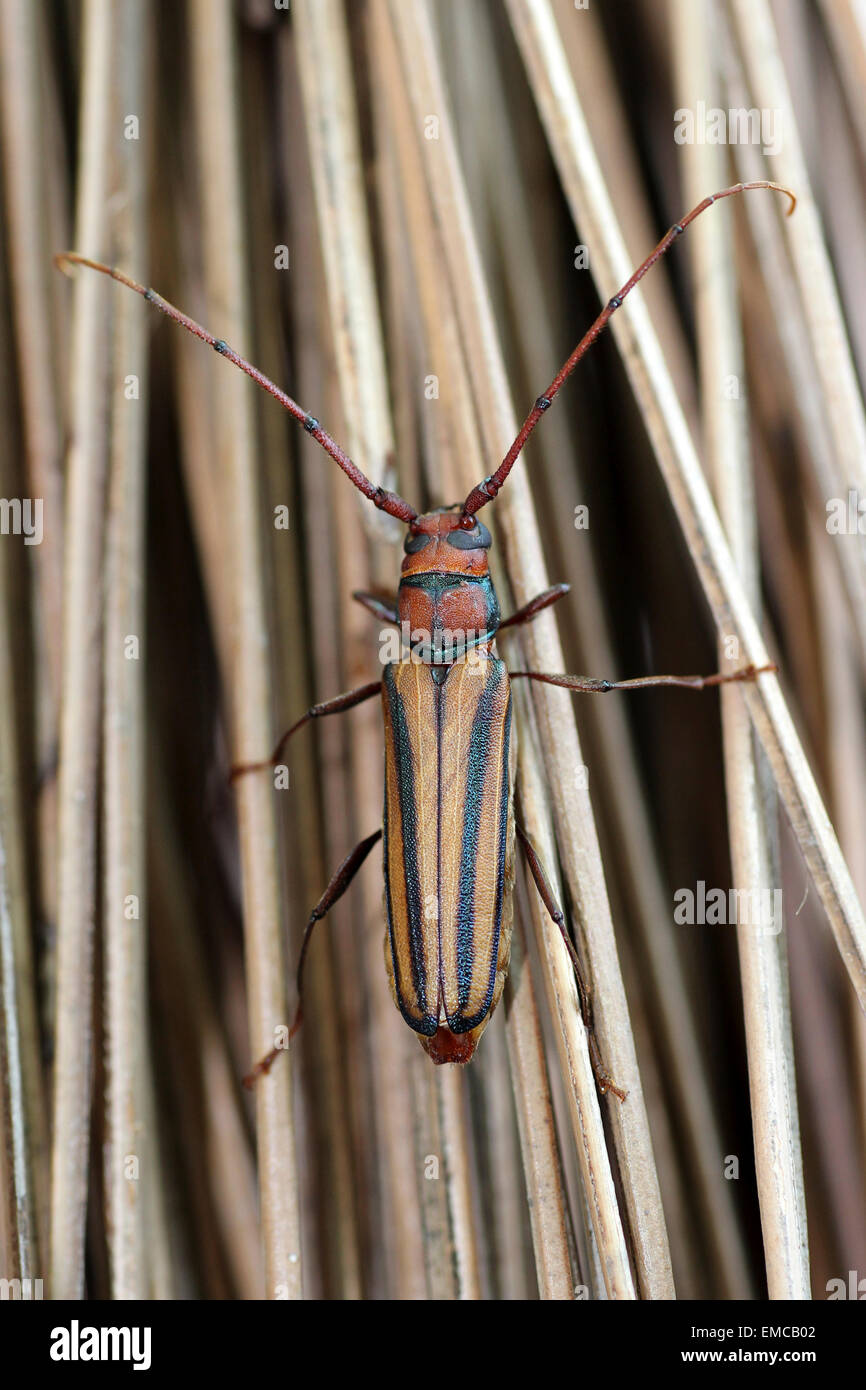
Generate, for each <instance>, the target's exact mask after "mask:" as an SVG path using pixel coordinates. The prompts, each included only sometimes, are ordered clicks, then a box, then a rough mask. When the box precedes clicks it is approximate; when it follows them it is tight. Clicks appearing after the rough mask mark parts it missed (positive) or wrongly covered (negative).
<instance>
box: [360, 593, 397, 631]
mask: <svg viewBox="0 0 866 1390" xmlns="http://www.w3.org/2000/svg"><path fill="white" fill-rule="evenodd" d="M352 598H353V599H354V600H355V602H356V603H360V605H361V607H362V608H366V610H367V612H368V613H372V614H373V617H374V618H381V620H382V622H383V623H397V624H399V622H400V618H399V616H398V613H397V600H396V598H393V597H392V596H391V595H390V594H368V593H366V592H365V591H364V590H363V589H356V590H355V592H354V593H353V594H352Z"/></svg>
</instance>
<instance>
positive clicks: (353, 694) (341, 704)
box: [229, 681, 382, 782]
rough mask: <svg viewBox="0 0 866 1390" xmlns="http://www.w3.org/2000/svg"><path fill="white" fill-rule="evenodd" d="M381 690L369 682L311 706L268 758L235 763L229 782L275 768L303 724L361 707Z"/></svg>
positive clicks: (379, 685)
mask: <svg viewBox="0 0 866 1390" xmlns="http://www.w3.org/2000/svg"><path fill="white" fill-rule="evenodd" d="M381 689H382V682H381V681H370V683H369V685H359V686H358V687H357V689H355V690H347V691H346V692H345V693H344V694H343V695H335V696H334V697H333V699H331V700H323V701H322V703H321V704H318V705H311V706H310V708H309V709H308V710H307V712H306V714H302V715H301V717H300V719H297V720H295V723H294V724H293V725H292V727H291V728H290V729H287V730H286V732H285V733H284V734H283V735H282V736H281V737H280V740H279V742H278V744H277V746H276V748H275V749H274V751H273V753H272V754H271V756H270V757H269V758H263V759H262V761H261V762H257V763H235V764H234V766H233V767H232V770H231V772H230V773H229V781H231V782H233V781H234V780H235V778H236V777H243V776H245V775H246V774H247V773H248V772H262V771H263V770H264V769H265V768H267V767H276V765H277V763H278V762H279V761H280V758H281V757H282V753H283V749H284V748H285V746H286V744H287V743H288V741H289V739H290V738H291V737H292V734H293V733H295V732H296V731H297V730H298V729H300V728H302V727H303V726H304V724H308V723H309V722H310V720H311V719H321V718H322V716H323V715H326V714H341V713H342V712H343V710H347V709H353V708H354V706H355V705H361V704H363V703H364V701H365V700H371V699H372V698H373V696H374V695H378V694H379V693H380V691H381Z"/></svg>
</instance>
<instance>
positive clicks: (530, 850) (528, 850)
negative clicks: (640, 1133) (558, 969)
mask: <svg viewBox="0 0 866 1390" xmlns="http://www.w3.org/2000/svg"><path fill="white" fill-rule="evenodd" d="M514 824H515V828H516V830H517V836H518V839H519V840H520V843H521V845H522V846H523V852H524V854H525V855H526V862H527V864H528V865H529V868H530V871H531V873H532V877H533V878H534V879H535V886H536V888H537V889H538V895H539V897H540V898H541V901H542V902H543V903H544V906H545V907H546V908H547V911H548V914H549V916H550V919H551V921H552V922H554V923H555V925H556V926H557V927H559V932H560V935H561V937H562V939H563V941H564V942H565V947H566V950H567V951H568V954H569V957H570V959H571V964H572V967H573V969H574V978H575V980H576V982H577V994H578V998H579V999H580V1015H581V1018H582V1019H583V1023H584V1027H585V1028H586V1033H587V1041H588V1043H589V1055H590V1059H591V1061H592V1069H593V1071H594V1072H595V1079H596V1083H597V1085H598V1089H599V1090H600V1092H601V1094H602V1095H603V1096H604V1095H606V1094H607V1092H608V1091H613V1093H614V1095H615V1096H618V1097H619V1099H620V1100H625V1098H626V1095H627V1092H626V1091H623V1090H622V1088H621V1087H619V1086H617V1085H616V1083H615V1082H614V1080H613V1078H612V1077H611V1076H610V1075H609V1074H608V1072H607V1071H606V1070H605V1066H604V1063H603V1061H602V1059H601V1049H600V1048H599V1045H598V1038H597V1037H596V1035H595V1026H594V1024H593V1021H592V1000H591V998H590V993H589V990H588V988H587V985H586V981H585V980H584V978H583V971H582V970H581V968H580V959H579V957H578V954H577V951H576V950H575V946H574V942H573V941H572V939H571V937H570V936H569V934H568V929H567V927H566V925H565V917H564V915H563V911H562V908H561V907H560V906H559V904H558V902H557V901H556V898H555V897H554V896H553V890H552V889H551V887H550V884H549V883H548V881H547V875H546V874H545V872H544V869H543V868H542V866H541V860H540V859H539V857H538V853H537V851H536V849H535V846H534V845H533V843H532V841H531V840H530V838H529V836H528V835H527V833H526V831H525V830H524V828H523V826H522V825H521V824H520V821H519V820H518V819H517V817H516V816H515V819H514Z"/></svg>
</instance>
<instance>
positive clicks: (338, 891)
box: [244, 830, 382, 1090]
mask: <svg viewBox="0 0 866 1390" xmlns="http://www.w3.org/2000/svg"><path fill="white" fill-rule="evenodd" d="M381 838H382V831H381V830H376V831H374V832H373V834H372V835H368V836H367V838H366V840H362V841H361V843H360V844H359V845H356V846H355V848H354V849H353V850H352V852H351V854H347V855H346V858H345V859H344V860H343V862H342V864H341V865H340V867H339V868H338V869H337V872H336V873H335V874H334V877H333V878H332V879H331V882H330V883H329V884H328V886H327V888H326V889H325V891H324V893H323V894H322V896H321V897H320V899H319V901H318V902H317V903H316V906H315V907H314V908H313V910H312V912H311V913H310V917H309V921H308V922H307V925H306V927H305V928H304V939H303V941H302V942H301V954H300V955H299V956H298V977H297V978H298V1005H297V1008H296V1009H295V1017H294V1019H293V1021H292V1026H291V1028H290V1029H289V1036H288V1038H287V1040H286V1046H285V1047H272V1048H271V1050H270V1052H269V1053H268V1054H267V1056H266V1057H263V1058H262V1059H261V1061H260V1062H256V1065H255V1066H254V1067H253V1069H252V1071H251V1072H250V1073H249V1075H248V1076H245V1077H244V1085H245V1086H246V1087H247V1089H248V1090H251V1089H252V1087H253V1086H254V1085H255V1084H256V1081H257V1080H258V1078H259V1077H260V1076H267V1074H268V1072H269V1071H270V1069H271V1067H272V1066H273V1065H274V1062H275V1061H276V1060H277V1058H278V1057H279V1055H280V1053H281V1052H286V1051H288V1044H289V1043H290V1042H291V1041H292V1038H293V1037H294V1036H295V1034H296V1033H297V1031H298V1029H299V1028H300V1026H301V1024H302V1022H303V1019H304V1011H303V1007H302V1004H303V994H302V988H303V983H304V962H305V961H306V959H307V951H308V950H309V948H310V940H311V938H312V935H313V928H314V927H315V925H316V923H317V922H321V921H322V919H323V917H327V915H328V913H329V912H330V910H331V908H332V907H333V906H334V903H336V902H339V900H340V898H342V896H343V894H344V893H345V891H346V889H347V888H348V887H349V884H350V883H351V882H352V880H353V878H354V877H355V875H356V873H357V872H358V870H359V869H360V867H361V865H362V864H363V862H364V860H365V859H366V858H367V855H368V854H369V853H370V850H371V849H372V848H373V846H374V845H375V844H377V843H378V841H379V840H381Z"/></svg>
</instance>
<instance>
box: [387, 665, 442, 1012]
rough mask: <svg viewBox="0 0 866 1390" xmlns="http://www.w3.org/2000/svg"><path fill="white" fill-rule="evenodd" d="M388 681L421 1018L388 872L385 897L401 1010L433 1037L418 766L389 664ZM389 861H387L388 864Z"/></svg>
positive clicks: (411, 945)
mask: <svg viewBox="0 0 866 1390" xmlns="http://www.w3.org/2000/svg"><path fill="white" fill-rule="evenodd" d="M384 683H385V689H386V691H387V693H388V705H389V708H390V711H391V730H392V734H393V737H394V744H395V750H394V758H395V763H396V768H397V785H398V788H399V795H400V822H401V829H402V837H403V869H404V874H405V879H406V915H407V917H408V919H409V920H408V927H409V955H410V960H411V962H412V987H413V989H414V990H415V995H416V998H417V1001H418V1007H419V1009H420V1010H421V1012H422V1013H423V1014H424V1018H423V1019H418V1018H416V1017H415V1016H414V1015H413V1014H410V1013H409V1011H408V1008H407V1006H406V1005H405V1004H404V1002H403V996H402V993H401V989H400V975H399V971H398V967H397V952H396V949H395V947H394V925H393V923H394V917H393V912H392V909H391V891H390V887H389V883H388V874H387V873H386V875H385V897H386V903H387V908H388V925H389V927H390V936H391V956H392V959H393V962H394V982H395V985H396V989H397V1000H398V1003H399V1005H400V1012H401V1014H402V1015H403V1017H404V1019H405V1020H406V1022H407V1023H408V1024H409V1027H410V1028H413V1029H414V1030H415V1032H416V1033H424V1034H426V1035H427V1036H428V1037H429V1036H432V1034H433V1033H435V1032H436V1029H437V1027H438V1018H436V1017H434V1016H433V1015H432V1014H431V1013H430V1008H429V1005H428V1003H427V972H426V969H425V965H424V914H423V905H422V902H421V884H420V880H419V876H418V853H417V851H418V816H417V804H416V800H415V768H414V764H413V761H412V739H411V736H410V734H409V727H408V724H407V722H406V711H405V709H404V708H403V699H402V696H401V695H400V694H399V693H398V691H397V689H396V686H395V684H394V668H393V666H390V665H388V666H386V667H385V672H384ZM386 797H387V780H386ZM388 820H389V809H388V806H387V804H386V806H385V826H386V839H385V845H386V853H387V825H388ZM387 862H388V861H387V860H386V863H387ZM437 986H438V981H437Z"/></svg>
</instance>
